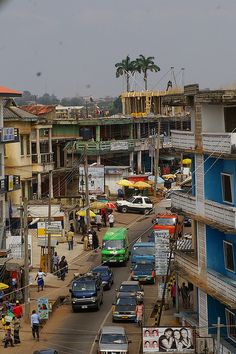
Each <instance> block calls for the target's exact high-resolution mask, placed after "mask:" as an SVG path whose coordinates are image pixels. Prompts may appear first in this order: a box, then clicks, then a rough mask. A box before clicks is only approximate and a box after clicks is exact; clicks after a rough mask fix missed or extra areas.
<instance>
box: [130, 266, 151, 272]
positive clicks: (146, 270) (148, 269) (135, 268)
mask: <svg viewBox="0 0 236 354" xmlns="http://www.w3.org/2000/svg"><path fill="white" fill-rule="evenodd" d="M134 270H136V271H140V270H142V271H144V272H149V271H150V272H151V271H152V270H153V266H152V264H136V265H135V266H134Z"/></svg>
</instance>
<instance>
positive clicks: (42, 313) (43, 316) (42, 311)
mask: <svg viewBox="0 0 236 354" xmlns="http://www.w3.org/2000/svg"><path fill="white" fill-rule="evenodd" d="M37 303H38V314H39V318H40V320H47V319H48V317H49V306H48V299H47V298H45V297H40V298H39V299H38V300H37Z"/></svg>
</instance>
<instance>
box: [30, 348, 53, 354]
mask: <svg viewBox="0 0 236 354" xmlns="http://www.w3.org/2000/svg"><path fill="white" fill-rule="evenodd" d="M33 354H59V352H58V351H57V350H56V349H41V350H35V351H34V352H33Z"/></svg>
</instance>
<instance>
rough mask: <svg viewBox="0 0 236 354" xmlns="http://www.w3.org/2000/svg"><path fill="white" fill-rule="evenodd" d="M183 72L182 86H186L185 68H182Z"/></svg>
mask: <svg viewBox="0 0 236 354" xmlns="http://www.w3.org/2000/svg"><path fill="white" fill-rule="evenodd" d="M181 72H182V79H181V81H182V82H181V84H182V87H184V85H185V82H184V79H185V78H184V74H185V68H181Z"/></svg>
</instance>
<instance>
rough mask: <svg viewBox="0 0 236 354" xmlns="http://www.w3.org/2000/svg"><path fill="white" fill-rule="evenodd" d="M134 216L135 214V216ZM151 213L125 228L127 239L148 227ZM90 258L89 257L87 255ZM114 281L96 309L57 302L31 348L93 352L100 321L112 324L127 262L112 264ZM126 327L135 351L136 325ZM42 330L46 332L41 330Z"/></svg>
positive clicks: (126, 274) (62, 352) (95, 257)
mask: <svg viewBox="0 0 236 354" xmlns="http://www.w3.org/2000/svg"><path fill="white" fill-rule="evenodd" d="M137 217H138V216H137ZM151 220H152V216H149V217H144V216H140V218H139V220H137V221H136V222H135V223H133V225H132V226H131V227H130V229H129V241H130V242H133V241H134V240H135V239H137V238H138V237H139V236H141V235H143V236H144V237H145V234H147V233H148V232H147V230H148V229H150V227H151V225H152V224H151ZM90 257H93V263H94V264H99V262H100V255H98V254H97V255H96V254H93V255H92V256H90ZM90 260H91V259H90ZM113 271H114V285H113V287H112V289H111V290H109V291H105V292H104V303H103V305H102V307H101V309H100V311H98V312H92V311H91V312H77V313H73V312H72V311H71V306H70V304H66V305H63V306H61V307H60V308H59V309H58V310H57V311H56V313H55V314H54V316H53V318H52V320H51V321H50V322H51V323H50V324H49V325H48V326H46V327H45V329H44V330H43V333H42V340H43V341H44V342H43V343H42V341H40V342H41V343H39V345H37V346H35V348H37V349H38V348H43V347H44V348H46V347H53V348H56V349H57V350H58V351H59V353H60V354H70V353H78V354H80V353H81V354H94V353H96V344H95V343H94V340H95V337H96V335H97V333H98V332H99V329H100V328H101V326H103V325H105V324H106V325H110V324H112V321H111V305H112V302H113V300H114V298H115V292H116V288H118V286H119V285H120V283H121V282H122V281H124V280H127V279H128V277H129V275H130V264H128V265H127V266H126V267H113ZM121 325H122V326H124V327H125V328H126V330H127V333H128V337H129V339H131V340H132V343H131V345H130V353H131V354H132V353H133V354H134V353H137V352H138V348H139V340H140V329H139V328H138V327H137V325H136V324H133V323H128V324H126V323H124V324H121ZM45 331H46V333H45Z"/></svg>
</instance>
